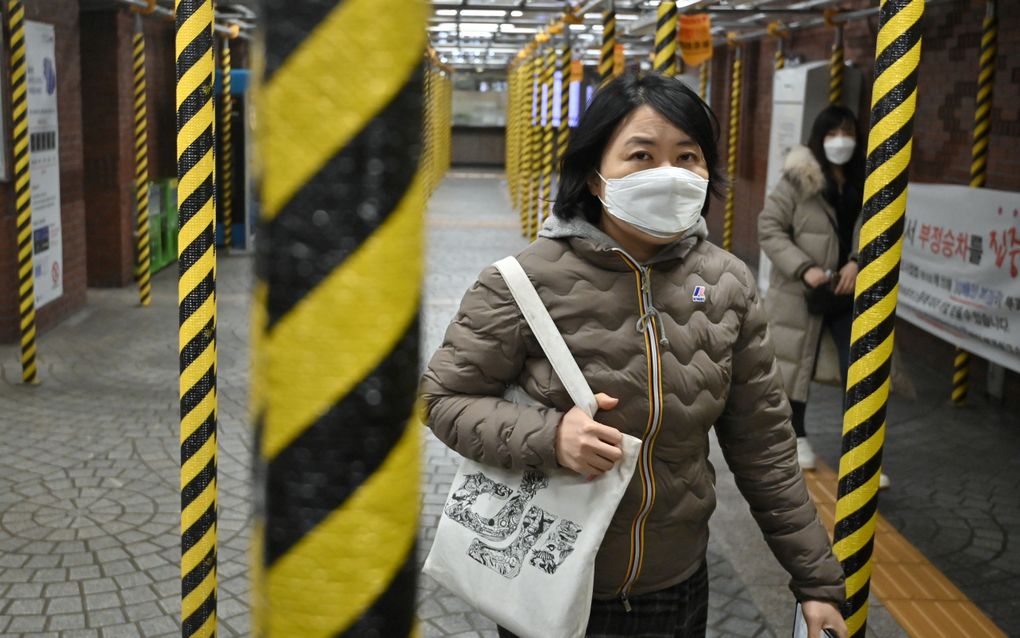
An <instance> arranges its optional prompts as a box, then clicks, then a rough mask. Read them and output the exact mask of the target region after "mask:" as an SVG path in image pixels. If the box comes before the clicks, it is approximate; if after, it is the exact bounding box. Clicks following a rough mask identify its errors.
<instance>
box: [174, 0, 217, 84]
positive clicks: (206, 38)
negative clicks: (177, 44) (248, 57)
mask: <svg viewBox="0 0 1020 638" xmlns="http://www.w3.org/2000/svg"><path fill="white" fill-rule="evenodd" d="M208 1H209V2H210V4H211V2H212V0H208ZM201 4H204V2H200V3H197V4H196V6H200V5H201ZM209 11H210V13H211V12H212V7H210V8H209ZM192 13H194V11H188V12H185V11H180V10H179V11H178V12H177V28H178V30H179V29H180V27H181V25H182V24H183V23H184V22H186V21H187V19H188V17H189V16H191V15H192ZM212 43H213V35H212V29H211V28H208V29H202V30H201V31H200V32H199V33H198V35H196V36H195V37H194V38H192V40H191V42H189V43H188V44H186V45H185V46H184V48H183V49H181V51H180V53H178V54H177V64H176V65H175V67H176V70H177V82H178V83H180V81H181V78H183V77H184V76H185V75H186V74H187V73H188V71H190V70H191V68H192V67H193V66H195V65H196V64H198V63H199V62H200V61H201V60H202V59H203V58H204V57H205V56H207V55H210V54H211V53H212Z"/></svg>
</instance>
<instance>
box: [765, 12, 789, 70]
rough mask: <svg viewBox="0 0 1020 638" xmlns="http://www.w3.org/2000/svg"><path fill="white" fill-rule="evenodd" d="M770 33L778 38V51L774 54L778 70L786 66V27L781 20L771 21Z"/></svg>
mask: <svg viewBox="0 0 1020 638" xmlns="http://www.w3.org/2000/svg"><path fill="white" fill-rule="evenodd" d="M768 32H769V35H771V36H772V37H773V38H775V40H776V52H775V54H774V56H773V59H774V61H775V66H774V67H773V68H775V70H776V71H778V70H780V69H782V68H784V67H785V66H786V35H787V31H786V27H784V26H783V25H782V23H780V22H771V23H769V26H768Z"/></svg>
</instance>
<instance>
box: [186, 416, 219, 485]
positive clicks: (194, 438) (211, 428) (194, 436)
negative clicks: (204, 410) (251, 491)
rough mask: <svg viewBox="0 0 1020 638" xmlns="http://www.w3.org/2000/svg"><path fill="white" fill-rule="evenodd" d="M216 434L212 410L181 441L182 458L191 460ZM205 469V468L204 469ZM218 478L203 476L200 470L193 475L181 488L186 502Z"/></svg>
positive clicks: (214, 475)
mask: <svg viewBox="0 0 1020 638" xmlns="http://www.w3.org/2000/svg"><path fill="white" fill-rule="evenodd" d="M214 434H216V418H215V413H214V412H210V413H209V416H207V417H206V418H205V420H204V421H202V423H201V424H200V425H199V426H198V427H197V428H195V431H194V432H192V433H191V434H190V435H189V436H188V438H186V439H185V440H184V442H183V443H181V460H182V461H184V462H187V461H190V460H191V457H193V456H195V453H196V452H198V451H199V450H201V449H202V445H203V444H205V442H206V441H208V440H209V439H210V438H212V437H213V435H214ZM203 471H204V469H203ZM213 478H216V474H215V473H214V474H212V475H208V476H203V473H202V472H199V473H198V474H196V475H195V476H193V477H192V479H191V480H190V481H188V484H187V485H185V486H184V487H183V488H182V489H181V497H182V499H184V500H185V501H186V502H188V503H190V502H191V501H193V500H194V499H195V497H196V496H198V495H199V494H201V493H202V490H203V489H205V486H206V485H208V484H209V481H210V480H212V479H213Z"/></svg>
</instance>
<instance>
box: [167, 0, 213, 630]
mask: <svg viewBox="0 0 1020 638" xmlns="http://www.w3.org/2000/svg"><path fill="white" fill-rule="evenodd" d="M176 8H177V11H176V31H177V34H176V52H177V177H178V187H177V202H178V205H177V207H178V211H179V213H178V214H179V239H178V268H179V272H180V278H179V282H178V304H179V315H180V317H179V320H180V370H181V373H180V393H181V395H180V396H181V433H180V434H181V577H182V588H181V596H182V601H181V613H182V620H183V625H182V633H183V635H184V636H214V635H215V634H216V507H217V506H216V246H215V236H216V233H215V227H216V210H215V202H214V188H213V171H214V169H215V159H214V151H213V146H214V141H213V123H214V121H215V119H216V115H215V110H214V108H213V103H212V97H213V70H214V68H215V67H214V63H213V6H212V0H178V1H177V5H176Z"/></svg>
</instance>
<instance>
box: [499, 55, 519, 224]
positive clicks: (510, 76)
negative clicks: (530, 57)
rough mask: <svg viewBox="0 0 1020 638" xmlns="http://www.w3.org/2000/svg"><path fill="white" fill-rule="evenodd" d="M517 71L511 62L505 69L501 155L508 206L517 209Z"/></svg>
mask: <svg viewBox="0 0 1020 638" xmlns="http://www.w3.org/2000/svg"><path fill="white" fill-rule="evenodd" d="M517 72H518V67H517V66H515V65H514V64H513V63H511V65H510V67H509V68H508V69H507V76H506V78H507V86H506V89H507V97H506V145H505V146H506V148H505V151H504V156H503V165H504V166H505V167H506V184H507V192H508V194H509V195H510V207H511V208H512V209H514V210H516V209H517V192H516V190H515V189H514V184H515V183H516V177H517V176H516V170H517V167H516V158H515V156H514V152H515V145H516V142H517V137H516V136H517V121H516V119H515V116H516V113H515V109H514V106H515V105H516V104H517V77H518V76H517Z"/></svg>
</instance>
